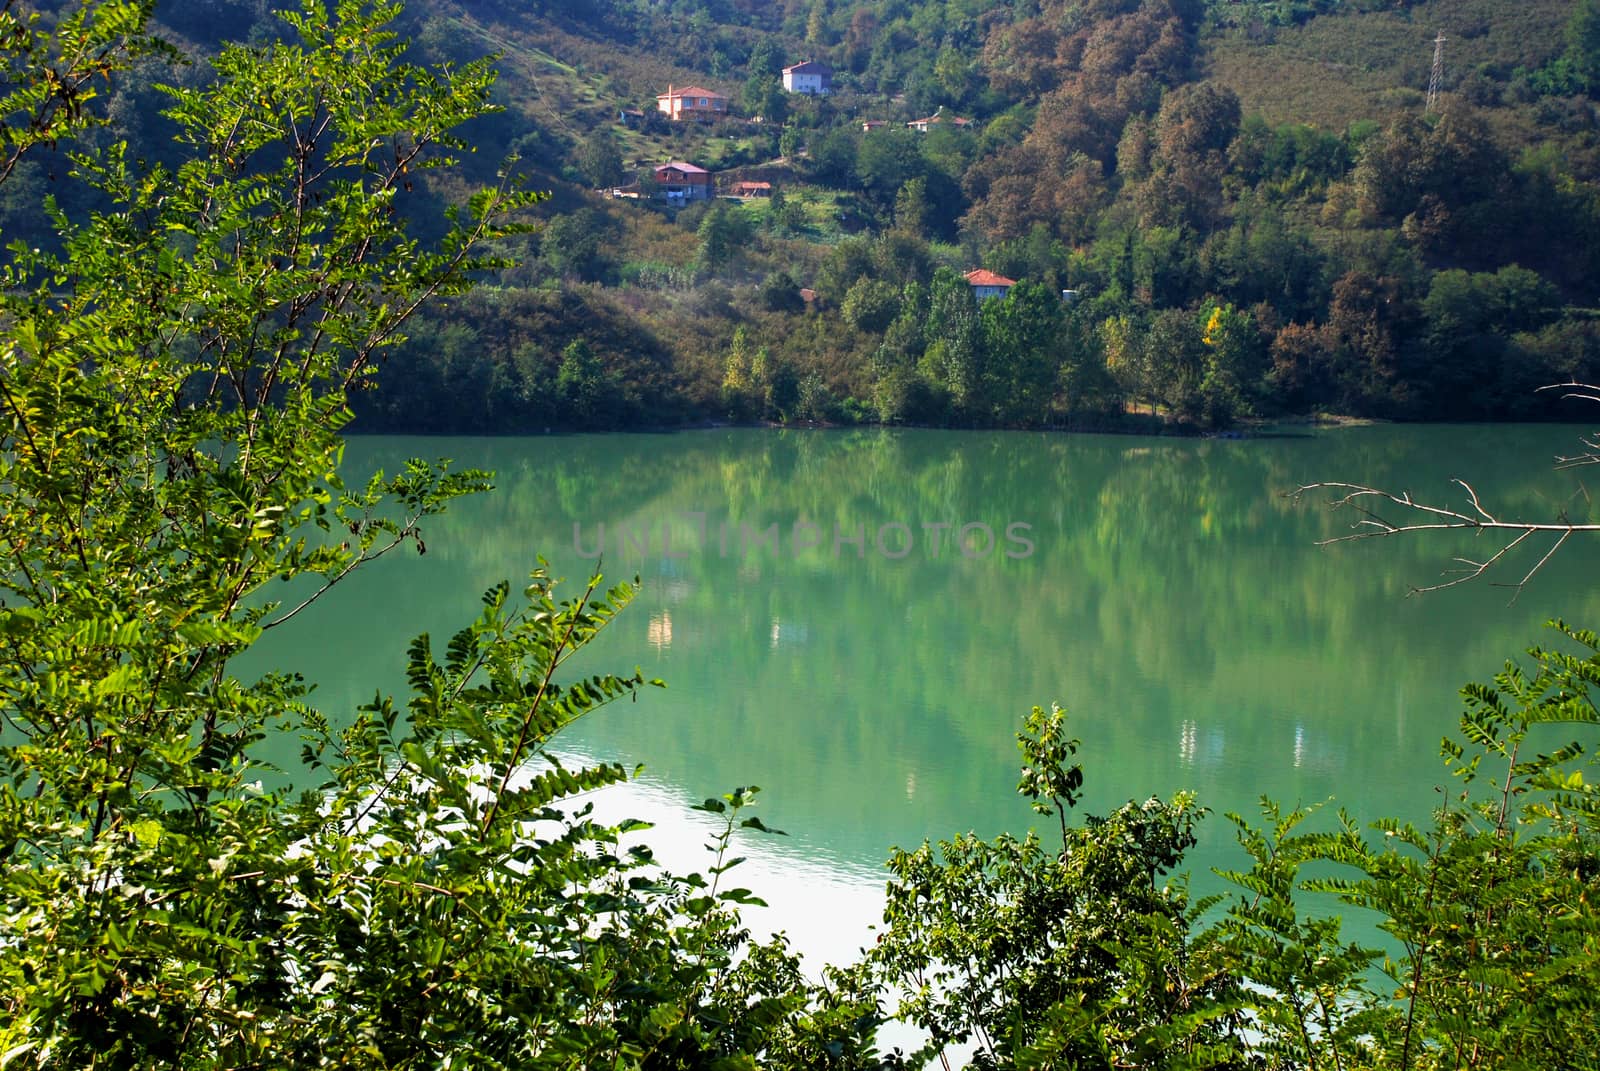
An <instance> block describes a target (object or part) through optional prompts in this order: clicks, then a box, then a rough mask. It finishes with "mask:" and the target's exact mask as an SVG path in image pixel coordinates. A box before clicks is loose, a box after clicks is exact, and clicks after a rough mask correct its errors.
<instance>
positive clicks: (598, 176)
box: [573, 127, 626, 189]
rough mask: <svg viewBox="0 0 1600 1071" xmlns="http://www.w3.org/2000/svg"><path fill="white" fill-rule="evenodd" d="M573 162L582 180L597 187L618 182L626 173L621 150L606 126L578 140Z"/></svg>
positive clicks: (613, 184)
mask: <svg viewBox="0 0 1600 1071" xmlns="http://www.w3.org/2000/svg"><path fill="white" fill-rule="evenodd" d="M573 162H574V163H575V164H576V165H577V168H578V173H579V174H580V175H582V176H583V180H584V181H585V182H587V183H588V184H589V185H590V186H593V187H595V188H597V189H598V188H601V187H605V186H615V185H617V184H619V183H620V182H621V181H622V179H623V177H624V175H625V174H626V172H625V171H624V170H623V166H622V150H621V149H619V148H617V139H616V138H615V137H613V136H612V134H611V131H610V130H609V129H607V128H606V127H597V128H595V129H594V130H593V131H591V132H590V133H589V134H588V136H586V137H585V138H583V140H581V141H580V142H578V150H577V153H576V154H575V156H574V158H573Z"/></svg>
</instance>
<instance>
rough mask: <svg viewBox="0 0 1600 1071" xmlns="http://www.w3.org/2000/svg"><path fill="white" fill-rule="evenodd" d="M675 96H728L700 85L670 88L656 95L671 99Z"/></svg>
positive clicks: (658, 97) (662, 98) (725, 98)
mask: <svg viewBox="0 0 1600 1071" xmlns="http://www.w3.org/2000/svg"><path fill="white" fill-rule="evenodd" d="M673 97H721V99H723V100H727V99H728V98H727V97H726V96H724V95H723V94H721V93H718V92H716V91H715V90H712V89H701V88H700V87H699V86H688V87H686V88H684V89H670V90H668V91H667V92H665V93H659V94H657V95H656V99H657V100H671V99H672V98H673Z"/></svg>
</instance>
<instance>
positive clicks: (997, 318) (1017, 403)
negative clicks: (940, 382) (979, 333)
mask: <svg viewBox="0 0 1600 1071" xmlns="http://www.w3.org/2000/svg"><path fill="white" fill-rule="evenodd" d="M980 321H981V324H982V330H983V352H984V380H985V382H984V391H985V394H986V396H987V398H988V401H989V403H990V405H991V406H992V408H993V413H994V417H995V419H997V420H999V421H1001V422H1003V423H1007V424H1029V425H1031V424H1040V423H1043V422H1044V421H1045V420H1046V419H1047V418H1048V416H1049V413H1050V407H1051V404H1052V403H1053V401H1054V399H1055V393H1056V384H1057V378H1058V374H1059V372H1060V369H1061V357H1062V354H1061V342H1062V337H1063V335H1064V333H1065V332H1064V322H1065V316H1064V313H1063V309H1062V305H1061V299H1060V297H1059V296H1057V295H1056V294H1055V293H1054V292H1053V291H1051V290H1049V289H1048V288H1046V287H1045V286H1043V285H1041V284H1039V283H1033V282H1021V283H1018V284H1017V285H1016V286H1013V287H1012V288H1011V289H1010V290H1009V291H1008V292H1007V293H1006V296H1005V297H1004V298H1001V299H997V300H989V301H986V302H984V303H983V308H982V312H981V317H980Z"/></svg>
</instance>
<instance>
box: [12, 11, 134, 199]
mask: <svg viewBox="0 0 1600 1071" xmlns="http://www.w3.org/2000/svg"><path fill="white" fill-rule="evenodd" d="M151 7H152V4H151V3H150V2H149V0H100V2H96V3H86V4H82V5H80V6H72V7H68V8H66V9H65V10H63V11H61V12H60V13H59V15H58V17H56V18H55V19H53V20H52V21H51V22H50V23H46V22H44V21H43V20H42V18H41V16H40V13H39V12H37V11H29V10H27V9H25V8H19V7H17V6H14V5H12V4H6V5H5V6H4V7H3V8H0V60H3V63H4V67H3V69H4V72H5V77H4V79H3V84H4V87H5V88H4V89H3V90H0V182H3V181H5V180H6V179H8V178H10V177H11V173H12V171H13V170H14V169H15V168H16V166H17V162H18V161H19V160H21V159H22V157H23V156H24V155H26V154H27V153H29V152H31V151H33V150H34V149H36V148H38V147H39V146H41V145H45V146H49V145H54V144H55V143H56V142H58V141H65V140H68V139H70V138H71V137H73V136H74V135H75V134H76V133H78V132H79V131H81V130H82V129H83V128H84V127H86V126H88V125H90V124H92V123H94V122H96V121H98V120H97V117H96V116H95V114H94V112H93V111H92V110H91V108H90V105H91V104H92V103H93V102H94V101H95V99H96V96H97V94H98V88H97V86H96V83H95V79H96V78H97V77H98V78H100V79H102V81H109V80H110V78H111V76H112V75H113V74H115V73H118V72H121V71H123V70H125V69H126V68H127V67H128V66H129V65H130V64H131V63H132V62H133V61H134V60H135V59H137V58H138V57H139V56H141V55H145V54H148V53H150V52H153V51H156V50H158V49H159V48H160V47H161V46H160V45H159V44H158V43H157V42H156V41H155V39H153V38H152V37H151V36H150V35H149V34H147V33H146V32H145V23H146V21H147V20H148V19H149V17H150V9H151Z"/></svg>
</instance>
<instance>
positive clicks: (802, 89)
mask: <svg viewBox="0 0 1600 1071" xmlns="http://www.w3.org/2000/svg"><path fill="white" fill-rule="evenodd" d="M783 88H784V89H785V90H786V91H787V92H790V93H809V94H810V95H811V96H813V97H825V96H827V95H828V94H829V93H832V92H833V68H832V67H829V66H828V65H827V64H826V63H818V62H817V61H816V60H806V61H805V62H804V63H796V64H795V65H794V66H793V67H785V68H784V69H783Z"/></svg>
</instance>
